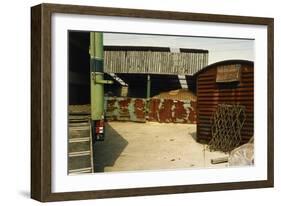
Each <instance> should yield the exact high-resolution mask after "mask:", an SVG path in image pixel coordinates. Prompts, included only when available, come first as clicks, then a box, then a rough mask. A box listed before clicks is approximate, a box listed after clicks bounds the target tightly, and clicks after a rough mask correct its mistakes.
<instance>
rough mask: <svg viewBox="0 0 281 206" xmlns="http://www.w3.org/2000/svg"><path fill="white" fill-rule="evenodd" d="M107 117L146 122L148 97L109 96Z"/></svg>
mask: <svg viewBox="0 0 281 206" xmlns="http://www.w3.org/2000/svg"><path fill="white" fill-rule="evenodd" d="M105 102H106V115H105V116H106V119H107V120H109V121H110V120H119V121H134V122H145V110H146V99H140V98H128V97H107V98H105Z"/></svg>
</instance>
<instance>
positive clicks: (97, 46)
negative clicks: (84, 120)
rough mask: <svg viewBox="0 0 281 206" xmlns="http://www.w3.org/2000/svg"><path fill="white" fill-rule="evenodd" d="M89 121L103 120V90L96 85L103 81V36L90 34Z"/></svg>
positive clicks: (94, 33)
mask: <svg viewBox="0 0 281 206" xmlns="http://www.w3.org/2000/svg"><path fill="white" fill-rule="evenodd" d="M90 57H91V58H90V72H91V75H90V76H91V119H92V120H100V119H102V118H103V110H104V108H103V107H104V106H103V104H104V88H103V84H99V83H97V80H98V81H101V80H103V34H102V33H100V32H91V33H90Z"/></svg>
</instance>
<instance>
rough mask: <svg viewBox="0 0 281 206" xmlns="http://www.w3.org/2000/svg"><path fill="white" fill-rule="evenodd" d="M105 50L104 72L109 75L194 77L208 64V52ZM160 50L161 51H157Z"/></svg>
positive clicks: (121, 48)
mask: <svg viewBox="0 0 281 206" xmlns="http://www.w3.org/2000/svg"><path fill="white" fill-rule="evenodd" d="M113 47H114V46H110V49H109V50H107V47H105V48H104V71H105V72H107V73H150V74H153V73H154V74H182V75H192V74H194V73H195V72H198V71H199V70H200V69H202V68H203V67H204V66H206V65H207V63H208V51H206V50H187V49H185V50H183V51H184V52H183V53H171V52H169V51H161V48H155V49H152V48H149V49H152V50H153V51H151V50H145V49H146V48H145V49H143V50H141V49H142V47H140V48H135V47H124V48H123V47H120V46H116V49H113ZM118 49H119V50H118ZM157 49H158V50H160V51H157Z"/></svg>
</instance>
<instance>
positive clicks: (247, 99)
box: [196, 60, 254, 143]
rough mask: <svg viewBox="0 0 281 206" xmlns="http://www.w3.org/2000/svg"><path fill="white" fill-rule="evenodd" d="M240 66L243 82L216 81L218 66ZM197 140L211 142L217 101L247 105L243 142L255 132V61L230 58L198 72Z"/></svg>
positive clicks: (219, 102) (241, 80) (218, 102)
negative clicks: (212, 122) (212, 123)
mask: <svg viewBox="0 0 281 206" xmlns="http://www.w3.org/2000/svg"><path fill="white" fill-rule="evenodd" d="M233 64H239V65H240V72H241V73H240V81H239V82H237V83H235V82H233V83H224V84H221V83H217V82H216V74H217V68H218V67H219V66H224V65H233ZM196 76H197V140H198V141H209V140H210V139H211V138H212V135H211V121H212V117H213V114H214V112H215V111H216V109H217V106H218V104H239V105H244V106H245V107H246V121H245V124H244V126H243V128H242V131H241V136H242V142H241V143H245V142H247V141H248V140H249V139H250V138H251V137H252V136H253V132H254V65H253V62H249V61H242V60H232V61H231V60H229V61H224V62H219V63H216V64H213V65H210V66H208V67H206V68H204V69H203V70H202V71H200V72H199V73H198V74H197V75H196Z"/></svg>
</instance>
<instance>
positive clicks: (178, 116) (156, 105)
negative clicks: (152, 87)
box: [105, 97, 196, 124]
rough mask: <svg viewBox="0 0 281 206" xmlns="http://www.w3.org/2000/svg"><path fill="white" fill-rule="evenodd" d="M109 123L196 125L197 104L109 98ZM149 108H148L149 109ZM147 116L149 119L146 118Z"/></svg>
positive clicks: (188, 101)
mask: <svg viewBox="0 0 281 206" xmlns="http://www.w3.org/2000/svg"><path fill="white" fill-rule="evenodd" d="M105 100H106V105H105V106H106V108H107V109H106V119H107V120H109V121H113V120H115V121H134V122H145V121H146V118H147V120H148V121H155V122H164V123H190V124H191V123H196V102H195V101H190V100H172V99H150V100H149V101H147V100H146V99H141V98H128V97H107V98H106V99H105ZM147 106H148V108H147ZM146 116H147V117H146Z"/></svg>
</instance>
